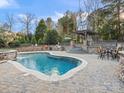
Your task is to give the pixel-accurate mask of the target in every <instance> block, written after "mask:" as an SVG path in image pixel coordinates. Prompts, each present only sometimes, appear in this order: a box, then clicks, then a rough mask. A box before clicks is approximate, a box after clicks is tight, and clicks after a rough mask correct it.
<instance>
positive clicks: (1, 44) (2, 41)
mask: <svg viewBox="0 0 124 93" xmlns="http://www.w3.org/2000/svg"><path fill="white" fill-rule="evenodd" d="M4 47H6V44H5V41H4V40H3V39H1V38H0V48H4Z"/></svg>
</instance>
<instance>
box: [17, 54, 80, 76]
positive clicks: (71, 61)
mask: <svg viewBox="0 0 124 93" xmlns="http://www.w3.org/2000/svg"><path fill="white" fill-rule="evenodd" d="M17 61H18V62H19V63H20V64H22V65H23V66H25V67H26V68H28V69H31V70H35V71H39V72H41V73H44V74H46V75H48V76H51V75H52V74H57V75H63V74H65V73H67V72H68V71H70V70H72V69H73V68H75V67H77V66H79V65H80V64H81V61H80V60H78V59H75V58H71V57H60V56H54V55H51V54H49V53H31V54H21V55H19V56H18V57H17Z"/></svg>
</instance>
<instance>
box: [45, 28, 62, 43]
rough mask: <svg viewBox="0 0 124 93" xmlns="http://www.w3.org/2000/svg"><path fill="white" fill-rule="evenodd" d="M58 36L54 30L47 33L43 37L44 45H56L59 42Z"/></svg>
mask: <svg viewBox="0 0 124 93" xmlns="http://www.w3.org/2000/svg"><path fill="white" fill-rule="evenodd" d="M59 39H60V38H59V36H58V33H57V31H55V30H51V31H47V32H46V35H45V36H44V43H45V44H49V45H52V44H57V43H58V42H59Z"/></svg>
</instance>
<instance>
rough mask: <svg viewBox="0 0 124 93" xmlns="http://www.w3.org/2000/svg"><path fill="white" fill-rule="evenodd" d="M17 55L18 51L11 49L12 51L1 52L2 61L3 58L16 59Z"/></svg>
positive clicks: (0, 59)
mask: <svg viewBox="0 0 124 93" xmlns="http://www.w3.org/2000/svg"><path fill="white" fill-rule="evenodd" d="M16 57H17V51H16V50H11V51H1V52H0V61H2V60H16Z"/></svg>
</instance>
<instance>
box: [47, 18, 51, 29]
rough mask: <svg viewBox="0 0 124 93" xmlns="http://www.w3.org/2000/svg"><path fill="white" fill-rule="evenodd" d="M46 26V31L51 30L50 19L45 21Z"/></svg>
mask: <svg viewBox="0 0 124 93" xmlns="http://www.w3.org/2000/svg"><path fill="white" fill-rule="evenodd" d="M46 26H47V29H48V30H52V19H51V18H50V17H48V18H47V20H46Z"/></svg>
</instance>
